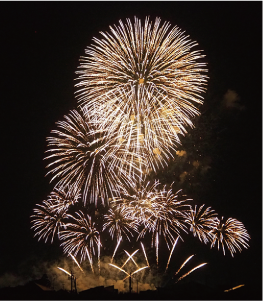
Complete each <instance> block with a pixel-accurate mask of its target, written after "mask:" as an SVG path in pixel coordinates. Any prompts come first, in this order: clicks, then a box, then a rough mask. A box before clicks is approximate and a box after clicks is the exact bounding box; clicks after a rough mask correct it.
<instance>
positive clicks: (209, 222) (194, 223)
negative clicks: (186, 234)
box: [185, 204, 217, 244]
mask: <svg viewBox="0 0 263 301" xmlns="http://www.w3.org/2000/svg"><path fill="white" fill-rule="evenodd" d="M204 206H205V205H204V204H203V205H202V206H200V208H199V209H198V210H197V206H196V205H195V208H194V210H193V209H192V207H191V210H189V211H187V212H185V216H186V219H185V222H186V223H187V224H189V225H190V231H191V232H193V235H194V236H195V237H196V236H197V237H198V238H199V240H200V241H201V242H204V243H205V244H206V243H207V242H209V241H210V240H211V233H210V231H211V229H212V228H213V227H214V223H215V220H216V217H217V213H215V211H214V210H213V209H211V207H208V208H206V209H205V210H204V209H203V208H204Z"/></svg>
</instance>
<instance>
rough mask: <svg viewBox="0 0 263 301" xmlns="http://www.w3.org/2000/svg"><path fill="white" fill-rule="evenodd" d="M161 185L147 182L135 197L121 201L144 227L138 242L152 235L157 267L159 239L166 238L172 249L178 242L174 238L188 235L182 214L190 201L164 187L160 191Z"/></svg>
mask: <svg viewBox="0 0 263 301" xmlns="http://www.w3.org/2000/svg"><path fill="white" fill-rule="evenodd" d="M159 185H160V183H159V182H158V181H155V183H154V184H153V185H152V186H151V185H150V183H149V182H148V183H147V184H146V185H142V186H141V188H140V189H138V190H136V191H134V194H131V195H127V194H126V195H125V197H124V198H123V199H119V201H122V202H123V203H124V204H125V206H126V207H127V208H128V211H127V212H128V214H129V215H130V216H131V218H132V219H133V220H137V222H138V223H139V224H141V225H142V226H143V229H142V230H141V232H140V233H139V235H138V237H137V240H138V239H140V238H142V237H144V236H145V235H146V234H147V233H151V235H152V247H153V245H155V248H156V261H157V264H158V250H159V242H160V236H163V237H164V239H165V241H166V244H167V246H168V248H169V249H170V245H169V244H171V245H173V243H174V241H175V238H174V235H175V234H176V235H177V236H180V231H181V230H183V231H185V232H186V226H185V225H184V220H183V217H184V215H183V212H184V211H186V210H188V207H189V205H187V204H185V202H186V201H187V200H182V201H180V200H178V195H179V192H180V191H178V192H177V193H176V194H173V193H172V188H170V189H169V190H166V187H165V186H164V187H163V188H162V189H158V186H159Z"/></svg>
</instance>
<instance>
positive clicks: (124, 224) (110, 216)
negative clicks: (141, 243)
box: [102, 204, 138, 241]
mask: <svg viewBox="0 0 263 301" xmlns="http://www.w3.org/2000/svg"><path fill="white" fill-rule="evenodd" d="M128 213H129V210H128V208H127V207H125V206H123V205H121V204H118V205H116V206H113V207H112V208H109V210H108V213H107V214H105V215H104V219H105V223H104V225H103V229H102V230H103V231H104V230H106V229H108V231H109V233H110V236H111V238H112V239H113V238H114V236H116V238H117V241H119V240H120V239H121V238H122V237H123V234H124V235H125V236H126V237H127V239H128V240H129V241H130V237H129V236H133V234H132V232H131V231H135V232H138V223H137V222H136V221H135V220H132V219H131V218H130V217H129V215H128Z"/></svg>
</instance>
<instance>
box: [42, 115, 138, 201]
mask: <svg viewBox="0 0 263 301" xmlns="http://www.w3.org/2000/svg"><path fill="white" fill-rule="evenodd" d="M64 118H65V119H66V120H65V121H59V122H57V125H58V128H59V129H58V130H52V131H51V133H52V134H53V136H52V137H48V138H47V141H48V147H49V149H48V150H47V152H49V153H51V154H50V155H49V156H47V157H46V158H45V159H48V160H50V159H52V161H51V162H50V163H49V164H48V165H47V168H50V171H49V172H48V173H47V175H48V174H51V173H52V174H54V175H53V177H52V179H51V181H53V180H58V182H57V184H56V187H66V186H68V185H72V184H74V185H75V186H76V187H77V188H78V189H79V190H81V189H82V190H83V193H82V194H83V201H84V204H86V202H87V200H89V202H91V203H95V204H97V202H98V200H99V199H100V200H101V202H102V203H105V202H106V201H107V199H108V198H109V197H110V196H111V194H112V192H113V191H115V192H118V191H119V189H120V185H121V183H122V182H123V183H125V185H127V186H128V187H129V186H130V185H133V179H132V178H131V176H130V175H129V172H128V171H127V168H128V167H127V166H131V163H129V162H126V161H124V159H123V156H122V154H123V153H126V156H125V159H128V158H129V157H128V155H127V151H125V150H124V151H122V150H121V149H120V147H121V146H119V144H118V143H117V138H118V137H117V136H116V135H114V133H112V135H111V136H110V137H109V135H108V136H107V137H106V136H105V135H104V134H103V132H101V131H97V130H95V129H94V127H93V126H92V123H91V122H90V121H89V119H88V118H87V117H85V116H84V113H83V112H82V111H80V112H78V111H76V110H73V111H71V112H70V114H69V115H68V116H64ZM106 138H107V139H106ZM133 156H136V154H133ZM120 179H121V180H122V181H120ZM123 189H124V187H123Z"/></svg>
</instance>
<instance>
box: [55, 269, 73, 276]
mask: <svg viewBox="0 0 263 301" xmlns="http://www.w3.org/2000/svg"><path fill="white" fill-rule="evenodd" d="M57 268H58V269H59V270H61V271H62V272H64V273H66V274H67V275H69V276H71V274H70V273H69V272H68V271H66V270H64V269H62V268H60V267H57Z"/></svg>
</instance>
